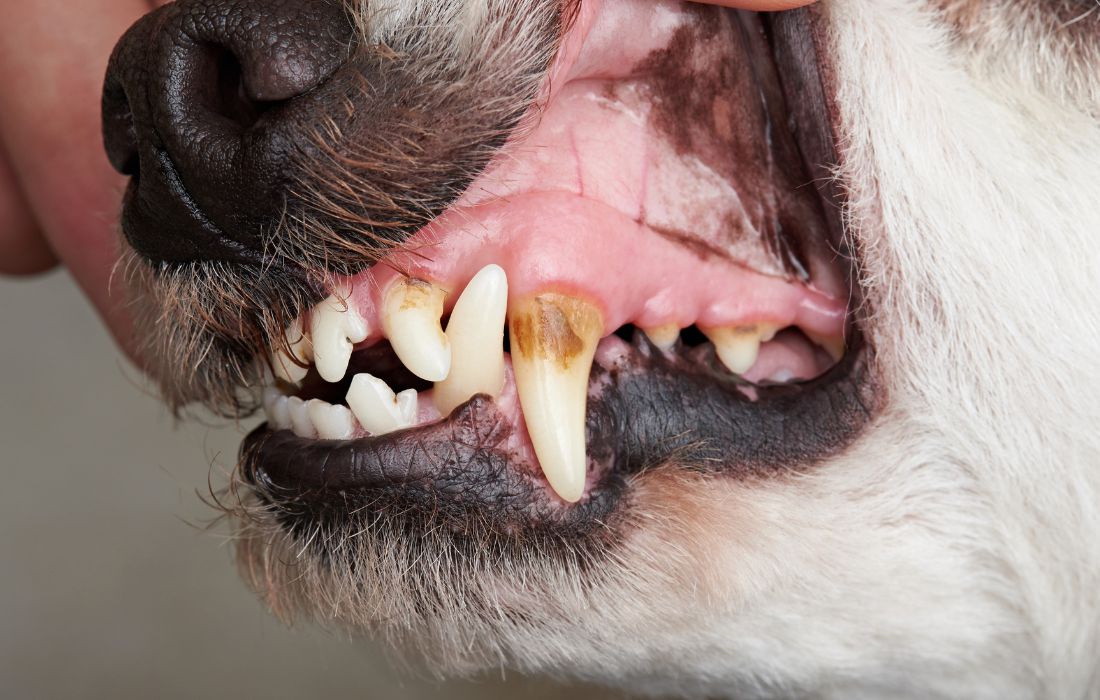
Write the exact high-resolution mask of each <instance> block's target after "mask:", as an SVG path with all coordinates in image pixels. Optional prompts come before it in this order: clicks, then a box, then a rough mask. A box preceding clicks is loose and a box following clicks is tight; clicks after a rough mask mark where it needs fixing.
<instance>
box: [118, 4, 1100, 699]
mask: <svg viewBox="0 0 1100 700" xmlns="http://www.w3.org/2000/svg"><path fill="white" fill-rule="evenodd" d="M1096 65H1100V10H1098V9H1097V6H1096V5H1095V3H1094V2H1093V1H1092V0H873V1H872V0H824V1H823V2H821V3H819V4H817V5H813V6H810V7H807V8H802V9H799V10H792V11H789V12H783V13H777V14H774V15H758V14H753V13H748V12H742V11H734V10H727V9H724V8H716V7H703V6H695V5H692V4H689V3H680V2H675V1H673V0H653V1H649V0H646V1H643V0H565V1H562V2H558V1H556V0H515V1H508V2H506V1H505V0H462V1H460V2H452V3H435V2H414V1H413V0H388V1H380V2H367V1H365V0H364V2H362V3H358V2H353V3H349V4H343V3H339V2H333V1H331V0H300V2H295V3H281V2H274V1H272V0H267V1H266V2H265V1H264V0H233V1H231V0H216V1H214V2H198V0H178V2H176V3H173V4H170V5H168V6H166V7H164V8H161V9H159V10H157V11H155V12H153V13H151V14H150V15H148V16H147V17H146V18H144V19H143V20H141V21H140V22H139V23H138V24H137V25H135V27H134V28H132V29H131V30H130V31H129V32H128V33H127V35H126V36H125V37H124V38H123V40H122V41H121V42H120V44H119V46H118V48H117V49H116V52H115V55H114V56H113V58H112V62H111V67H110V69H109V72H108V76H107V81H106V85H105V91H104V124H105V141H106V146H107V150H108V153H109V155H110V157H111V160H112V163H113V164H114V165H115V166H116V168H118V169H119V170H120V171H121V172H124V173H126V174H129V175H131V183H130V186H129V188H128V190H127V193H126V196H125V201H124V204H123V216H122V229H123V231H122V233H123V235H124V237H125V241H126V243H125V248H126V257H127V260H126V263H125V279H126V281H127V288H128V289H129V290H130V292H131V294H132V297H133V306H134V309H135V314H136V315H137V317H138V328H139V333H140V334H141V337H142V339H143V341H144V346H143V352H142V356H143V359H144V362H145V364H146V366H147V367H148V368H149V372H150V374H151V376H152V377H153V378H154V380H155V381H156V382H157V383H158V385H159V386H160V388H161V390H162V393H163V395H164V397H165V399H166V401H167V402H168V404H169V405H170V406H171V407H172V408H173V409H175V410H176V411H177V412H183V413H186V412H187V410H188V407H190V406H194V405H204V406H207V407H209V408H211V409H213V410H215V411H218V412H220V413H222V414H224V415H227V416H230V417H239V416H244V415H248V414H250V413H252V412H254V411H258V410H261V409H262V410H265V411H266V412H267V415H268V422H267V424H266V425H265V426H263V427H261V428H259V429H257V431H256V432H254V433H253V434H252V435H250V436H249V437H248V439H247V440H246V441H245V443H244V445H243V446H242V452H241V460H240V465H239V467H238V469H237V472H236V473H235V474H234V476H233V478H232V480H231V482H230V484H229V486H228V487H227V488H226V489H225V490H224V491H221V492H219V493H218V494H217V498H216V501H217V505H218V507H219V508H221V509H223V510H224V511H225V512H226V513H228V514H229V516H230V517H231V520H232V522H233V523H234V528H235V535H236V547H237V552H238V557H239V561H240V566H241V570H242V572H243V575H244V578H245V580H246V581H247V582H248V583H249V585H251V586H252V587H253V588H254V589H255V591H256V592H257V594H258V595H259V596H260V597H261V598H262V599H263V600H264V601H265V602H266V604H267V605H268V606H269V607H270V608H271V609H272V610H273V611H274V612H275V613H276V614H277V615H279V616H280V617H283V618H285V619H294V618H296V617H299V616H306V617H309V618H312V619H315V620H318V621H320V622H321V623H323V624H328V625H334V626H341V627H347V628H350V629H351V630H353V631H355V632H357V633H360V632H361V633H368V634H373V635H378V636H380V637H382V638H384V639H386V640H387V641H388V642H389V643H391V644H392V645H393V647H394V648H395V649H398V650H400V651H402V652H404V653H406V654H407V655H408V656H409V657H410V658H416V659H420V660H422V661H423V662H425V663H426V664H427V665H428V668H430V669H432V670H433V671H436V672H438V673H440V674H455V675H465V674H471V673H476V672H479V671H481V670H484V669H487V668H495V667H506V668H510V669H516V670H518V671H520V672H525V673H535V674H547V675H552V676H556V677H564V678H574V679H584V680H589V681H595V682H598V683H604V684H608V685H612V686H615V687H619V688H622V689H625V690H626V691H629V692H637V693H642V694H653V695H674V696H694V697H698V696H708V697H738V698H750V697H751V698H756V697H760V698H769V697H777V698H790V697H821V698H834V697H835V698H851V697H882V698H901V697H914V698H931V697H943V698H1087V697H1100V671H1098V669H1100V663H1098V661H1100V598H1098V597H1097V591H1098V590H1100V546H1097V544H1096V542H1095V540H1094V533H1096V532H1097V531H1100V492H1098V491H1100V436H1097V434H1096V432H1095V431H1094V426H1096V425H1097V424H1100V401H1098V400H1097V398H1096V397H1097V395H1100V359H1098V358H1100V332H1098V331H1100V324H1098V322H1097V318H1098V315H1097V312H1096V310H1095V301H1094V300H1095V299H1096V298H1097V297H1098V296H1100V255H1098V253H1097V250H1098V248H1097V246H1096V245H1095V234H1096V228H1097V215H1096V212H1097V204H1096V187H1097V185H1096V183H1097V182H1100V123H1098V121H1097V118H1098V116H1100V76H1098V75H1097V72H1096V70H1095V66H1096ZM505 350H507V352H504V351H505Z"/></svg>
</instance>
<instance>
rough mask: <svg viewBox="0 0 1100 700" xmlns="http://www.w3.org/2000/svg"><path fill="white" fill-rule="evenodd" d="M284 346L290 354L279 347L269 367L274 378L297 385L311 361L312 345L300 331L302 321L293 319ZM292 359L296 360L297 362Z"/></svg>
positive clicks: (307, 336) (306, 334) (305, 334)
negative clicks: (288, 349)
mask: <svg viewBox="0 0 1100 700" xmlns="http://www.w3.org/2000/svg"><path fill="white" fill-rule="evenodd" d="M285 335H286V344H287V346H289V348H290V353H288V352H287V351H286V349H285V348H282V347H280V348H279V349H278V350H276V351H275V354H274V357H272V358H271V365H272V366H273V367H274V369H275V376H276V377H278V378H279V379H282V380H283V381H284V382H287V383H289V384H298V383H299V382H301V381H302V380H303V379H305V376H306V372H308V371H309V370H308V368H306V367H303V366H302V365H308V364H309V363H310V361H311V360H312V359H313V343H312V342H311V341H310V338H309V334H308V333H305V332H304V331H303V330H302V319H301V318H296V319H294V323H291V324H290V326H289V327H288V328H287V329H286V334H285ZM292 358H297V360H298V361H297V362H295V361H294V359H292Z"/></svg>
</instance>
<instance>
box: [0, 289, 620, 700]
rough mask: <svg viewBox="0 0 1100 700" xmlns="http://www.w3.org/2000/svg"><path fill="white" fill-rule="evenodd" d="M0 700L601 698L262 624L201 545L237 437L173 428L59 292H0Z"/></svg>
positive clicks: (594, 691) (217, 555) (87, 312)
mask: <svg viewBox="0 0 1100 700" xmlns="http://www.w3.org/2000/svg"><path fill="white" fill-rule="evenodd" d="M0 329H2V330H0V339H2V341H3V342H2V343H0V367H2V368H3V376H4V390H3V392H2V397H3V401H0V445H2V451H0V464H2V473H3V475H4V478H5V482H4V485H3V486H2V487H0V697H4V698H50V699H53V698H159V699H162V700H163V699H170V698H199V697H207V698H222V697H238V698H253V697H254V698H264V699H265V700H277V699H279V698H295V699H296V700H300V699H302V698H324V699H328V698H369V699H370V700H379V699H382V700H384V699H386V698H398V699H405V698H409V699H413V698H416V699H419V698H454V699H455V700H464V699H466V698H489V699H495V698H523V700H542V699H546V700H551V699H557V698H569V699H570V700H588V699H590V698H610V697H615V696H613V695H612V694H610V693H608V692H607V691H604V690H602V689H598V688H584V687H577V686H574V687H563V686H557V685H554V684H551V683H548V682H540V681H537V680H531V679H523V678H518V677H509V678H508V679H501V678H500V677H499V674H497V675H496V677H492V678H486V679H483V680H480V681H478V682H449V683H443V684H440V683H435V682H431V681H428V680H424V679H417V678H411V677H407V676H401V675H399V674H398V673H397V672H396V671H394V670H393V669H391V667H390V665H389V664H388V663H387V661H386V658H385V656H384V653H383V651H382V650H381V649H380V648H379V647H377V646H375V645H374V644H373V643H371V642H369V641H365V640H357V641H351V640H348V639H346V638H339V637H336V636H333V635H331V634H329V633H327V632H324V631H321V630H318V629H315V628H313V627H310V626H306V625H302V626H299V627H297V628H294V629H288V628H286V627H284V626H283V625H282V624H281V623H279V622H278V621H277V620H275V619H274V618H273V617H272V616H271V615H270V614H268V613H267V611H265V610H264V609H263V608H262V606H261V605H260V604H259V603H258V602H257V601H256V599H254V598H253V597H252V595H251V594H250V593H249V592H248V591H247V590H246V588H245V586H244V584H243V583H241V581H240V580H239V579H238V578H237V573H236V570H235V567H234V565H233V563H232V555H231V551H230V549H229V547H228V545H227V544H226V542H225V534H226V532H227V530H226V528H225V527H224V526H219V527H218V528H216V529H215V530H214V531H212V532H210V531H204V530H203V529H202V526H204V525H205V524H207V523H208V522H209V520H210V518H211V517H212V511H211V510H210V509H209V508H208V507H207V506H205V505H203V503H202V502H201V501H200V499H199V494H201V493H205V491H206V488H207V477H208V474H209V467H210V465H211V464H213V465H214V470H215V473H216V474H217V475H220V474H223V473H225V470H228V469H229V468H230V467H231V466H232V464H233V460H234V457H235V454H236V448H237V443H238V442H239V440H240V439H241V436H242V434H243V432H242V431H245V430H247V428H249V427H251V426H252V425H254V424H255V422H252V423H249V424H246V425H244V426H241V427H240V428H239V429H238V428H237V427H235V426H228V427H226V426H201V425H196V424H193V423H187V424H181V425H178V426H177V425H173V421H172V419H171V416H169V415H168V413H167V411H166V410H165V409H164V408H163V407H162V406H161V405H160V403H158V402H157V401H156V400H155V399H154V398H153V397H152V395H151V392H150V389H149V387H148V386H147V385H146V384H145V382H143V380H142V378H141V376H140V374H139V373H138V372H137V371H136V370H135V369H134V368H133V367H132V366H130V365H128V364H126V363H125V361H124V360H123V359H122V356H121V355H120V354H119V352H118V351H117V350H116V349H115V348H114V346H113V345H112V342H111V340H110V339H109V337H108V336H107V333H106V331H105V330H104V329H103V328H102V327H101V326H100V324H99V322H98V320H97V319H96V318H95V316H94V313H93V311H92V309H91V307H90V306H89V305H88V303H87V302H85V301H84V298H83V297H82V296H81V295H80V294H79V293H78V292H77V290H76V287H75V286H74V284H73V283H72V282H71V281H70V279H69V278H68V276H67V275H65V274H64V273H61V272H54V273H51V274H49V275H46V276H44V277H39V278H36V279H32V280H28V281H15V280H8V279H0Z"/></svg>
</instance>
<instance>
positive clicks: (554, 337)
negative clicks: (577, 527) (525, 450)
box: [509, 293, 604, 503]
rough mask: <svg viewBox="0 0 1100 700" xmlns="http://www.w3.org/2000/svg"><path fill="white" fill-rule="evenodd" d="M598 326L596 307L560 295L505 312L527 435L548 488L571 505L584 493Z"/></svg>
mask: <svg viewBox="0 0 1100 700" xmlns="http://www.w3.org/2000/svg"><path fill="white" fill-rule="evenodd" d="M603 325H604V324H603V316H602V314H601V313H600V311H599V309H597V308H596V306H594V305H593V304H591V303H589V302H587V301H584V300H581V299H576V298H573V297H568V296H565V295H562V294H555V293H548V294H542V295H539V296H536V297H531V298H527V299H524V300H521V301H519V302H518V303H516V304H514V305H513V306H512V307H511V308H510V309H509V333H510V334H511V349H512V369H513V371H514V372H515V377H516V391H517V392H518V394H519V400H520V405H521V407H522V408H523V416H524V420H525V421H526V423H527V432H528V433H529V434H530V436H531V443H532V445H533V446H534V448H535V454H536V455H537V456H538V459H539V464H540V465H541V466H542V470H543V473H545V474H546V479H547V481H549V482H550V486H551V487H552V488H553V489H554V491H555V492H556V493H557V494H558V495H559V496H561V497H562V499H564V500H566V501H569V502H571V503H575V502H577V501H579V500H580V498H581V496H582V495H583V494H584V486H585V478H586V474H587V456H586V444H585V410H586V408H587V403H588V376H589V374H590V372H591V370H592V360H593V357H594V356H595V353H596V346H597V344H598V343H599V341H600V337H601V336H602V334H603Z"/></svg>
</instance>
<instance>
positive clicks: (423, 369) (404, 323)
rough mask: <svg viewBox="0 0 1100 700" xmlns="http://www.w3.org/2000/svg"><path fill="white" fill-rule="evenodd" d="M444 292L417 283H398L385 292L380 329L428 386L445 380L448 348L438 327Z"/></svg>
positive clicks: (449, 369)
mask: <svg viewBox="0 0 1100 700" xmlns="http://www.w3.org/2000/svg"><path fill="white" fill-rule="evenodd" d="M446 297H447V292H446V290H444V289H442V288H440V287H437V286H436V285H434V284H431V283H430V282H425V281H424V280H418V279H401V280H398V281H396V282H394V284H393V285H392V286H391V287H390V288H389V289H388V290H386V295H385V299H384V300H383V303H382V328H383V329H384V330H385V332H386V337H388V338H389V341H390V345H391V346H393V351H394V352H395V353H396V354H397V357H398V358H400V359H401V362H402V363H404V365H405V367H407V368H408V369H409V371H410V372H412V373H413V374H415V375H416V376H418V377H420V378H421V379H425V380H427V381H429V382H439V381H443V380H444V379H446V378H447V375H448V374H449V373H450V371H451V345H450V341H448V340H447V335H446V334H445V333H444V332H443V327H442V326H441V325H440V318H441V317H442V316H443V301H444V299H446Z"/></svg>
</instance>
